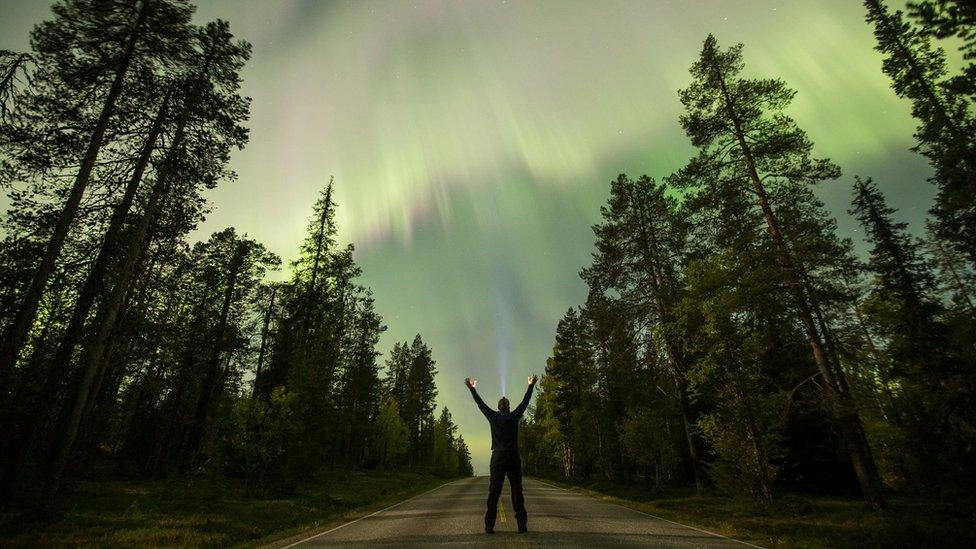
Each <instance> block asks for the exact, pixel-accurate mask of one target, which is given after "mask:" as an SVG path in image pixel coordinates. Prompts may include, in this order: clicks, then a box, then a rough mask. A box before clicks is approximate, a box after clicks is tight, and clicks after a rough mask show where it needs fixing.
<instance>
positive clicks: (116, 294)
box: [44, 110, 188, 501]
mask: <svg viewBox="0 0 976 549" xmlns="http://www.w3.org/2000/svg"><path fill="white" fill-rule="evenodd" d="M187 115H188V113H187V112H186V111H185V110H184V113H183V116H182V117H181V121H180V125H179V127H178V128H177V130H176V134H175V137H174V138H173V143H172V145H171V146H170V150H169V153H168V154H167V155H166V159H165V160H164V165H163V168H162V169H161V170H160V173H159V174H158V175H157V177H156V181H155V183H154V184H153V186H152V190H151V192H150V195H149V200H148V202H147V203H146V208H145V211H144V212H143V215H142V218H141V219H140V220H139V224H138V225H137V226H136V228H135V230H134V231H133V234H132V236H131V237H130V238H131V240H130V241H129V245H128V247H127V249H126V250H125V254H124V257H125V260H124V262H123V264H122V267H121V269H120V271H119V276H118V279H117V280H116V282H115V286H114V287H113V288H112V291H111V293H110V294H109V296H108V298H107V299H106V300H105V304H104V310H103V313H102V315H101V317H102V318H101V322H100V323H99V328H98V330H97V333H96V335H95V337H94V339H93V340H92V342H91V344H90V346H89V347H88V350H87V352H86V353H85V356H84V357H83V360H82V362H81V364H82V367H83V368H84V370H83V374H82V380H81V383H80V385H79V387H78V390H77V392H76V394H75V395H74V399H73V404H71V408H70V410H71V415H70V418H69V420H68V424H67V426H66V428H65V430H64V431H63V433H62V435H61V437H60V440H59V442H58V444H57V447H56V449H55V451H54V454H53V456H54V458H53V460H52V462H51V468H50V474H49V475H48V480H47V482H46V486H45V489H44V499H45V500H48V501H50V499H51V498H53V496H54V495H55V494H56V493H57V490H58V487H59V486H60V484H61V479H62V477H63V476H64V470H65V468H66V466H67V464H68V459H69V458H70V457H71V450H72V448H73V446H74V442H75V437H76V436H77V434H78V427H79V425H80V423H81V418H82V415H83V412H84V407H85V403H86V402H87V400H88V394H89V392H90V391H91V387H92V383H93V382H94V380H95V376H96V374H97V373H98V369H99V368H98V367H99V365H100V363H101V360H102V356H103V355H104V352H105V347H106V345H107V344H108V339H109V335H110V334H111V332H112V329H113V327H114V326H115V321H116V319H117V318H118V314H119V309H120V308H121V306H122V299H123V298H124V296H125V292H126V289H127V288H128V287H129V280H130V279H131V278H132V274H133V272H134V271H135V266H136V264H137V263H138V262H139V260H140V259H141V258H142V255H143V253H144V251H145V248H146V247H147V246H148V241H147V235H148V233H149V228H150V226H151V225H153V224H154V223H155V221H156V215H157V209H158V208H159V204H160V202H161V201H162V199H163V196H164V195H165V194H167V193H168V191H169V185H170V176H171V174H170V172H171V170H172V166H173V163H174V162H175V158H176V156H177V155H179V150H180V148H182V144H183V139H184V128H185V124H186V120H187Z"/></svg>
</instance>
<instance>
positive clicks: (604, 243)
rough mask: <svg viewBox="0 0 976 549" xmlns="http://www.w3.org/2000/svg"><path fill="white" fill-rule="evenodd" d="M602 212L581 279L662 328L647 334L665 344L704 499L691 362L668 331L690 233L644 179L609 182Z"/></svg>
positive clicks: (673, 204)
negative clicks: (613, 292) (616, 294)
mask: <svg viewBox="0 0 976 549" xmlns="http://www.w3.org/2000/svg"><path fill="white" fill-rule="evenodd" d="M600 211H601V214H602V216H603V222H602V223H600V224H598V225H595V226H594V227H593V232H594V233H595V234H596V237H597V242H596V246H597V250H598V252H597V253H596V254H594V261H593V266H592V267H590V268H588V269H585V270H584V271H583V273H582V275H583V278H584V279H586V280H588V281H589V283H590V285H591V287H593V286H606V287H608V288H612V289H614V290H616V291H617V292H619V293H620V295H621V300H622V302H623V303H624V306H625V307H626V308H627V309H628V310H629V311H631V313H632V314H634V317H635V320H636V321H637V323H638V324H641V325H646V326H657V327H658V329H656V330H647V333H648V334H649V335H650V336H651V337H652V338H653V337H655V336H656V337H657V339H658V340H659V341H661V342H662V346H663V352H664V354H665V355H666V356H667V357H668V361H669V362H670V370H671V374H672V376H673V377H674V381H675V387H676V393H677V401H678V405H679V409H680V411H681V418H682V423H683V425H684V429H685V435H686V438H687V444H688V451H689V456H690V458H691V466H692V471H693V472H694V475H695V486H696V488H697V489H698V492H699V493H701V492H702V490H703V489H704V473H703V471H702V466H701V460H700V450H699V447H698V446H699V444H698V441H697V440H696V435H695V433H694V426H693V424H694V421H695V419H694V416H693V411H692V410H691V403H690V400H689V398H688V382H687V379H686V370H687V368H688V365H687V363H688V357H686V356H685V355H684V353H683V352H682V345H681V342H680V341H678V338H677V336H676V334H675V333H674V331H673V330H669V329H668V328H667V326H668V324H669V323H670V322H671V321H672V310H673V308H674V306H675V303H676V302H677V301H678V299H680V295H681V282H680V271H681V268H682V263H683V260H684V254H685V253H686V246H687V227H686V225H685V223H684V221H683V218H682V216H681V214H680V213H679V211H678V205H677V201H676V200H675V199H674V198H673V197H669V196H668V195H667V194H666V188H665V186H664V185H659V184H657V183H656V182H655V181H654V180H653V179H651V178H650V177H648V176H646V175H645V176H642V177H640V178H639V179H638V180H636V181H633V180H630V179H629V178H627V176H625V175H623V174H621V175H620V176H618V177H617V179H616V180H615V181H612V182H611V184H610V198H609V200H608V203H607V205H606V206H603V207H601V209H600Z"/></svg>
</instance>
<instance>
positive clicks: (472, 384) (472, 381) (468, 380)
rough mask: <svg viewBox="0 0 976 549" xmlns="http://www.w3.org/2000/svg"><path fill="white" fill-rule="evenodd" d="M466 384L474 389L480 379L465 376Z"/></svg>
mask: <svg viewBox="0 0 976 549" xmlns="http://www.w3.org/2000/svg"><path fill="white" fill-rule="evenodd" d="M464 384H465V385H467V386H468V389H474V388H475V386H476V385H478V380H477V379H471V378H470V377H466V378H464Z"/></svg>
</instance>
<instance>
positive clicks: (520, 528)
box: [518, 524, 529, 534]
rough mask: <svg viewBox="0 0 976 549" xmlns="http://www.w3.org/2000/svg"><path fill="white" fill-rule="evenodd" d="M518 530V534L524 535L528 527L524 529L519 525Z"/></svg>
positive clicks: (524, 526) (522, 525) (523, 526)
mask: <svg viewBox="0 0 976 549" xmlns="http://www.w3.org/2000/svg"><path fill="white" fill-rule="evenodd" d="M518 529H519V530H518V532H519V534H524V533H526V532H528V531H529V529H528V527H526V525H524V524H519V527H518Z"/></svg>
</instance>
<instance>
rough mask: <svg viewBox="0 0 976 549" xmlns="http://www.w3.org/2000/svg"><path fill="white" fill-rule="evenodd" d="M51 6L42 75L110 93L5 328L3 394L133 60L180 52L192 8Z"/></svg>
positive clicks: (37, 43)
mask: <svg viewBox="0 0 976 549" xmlns="http://www.w3.org/2000/svg"><path fill="white" fill-rule="evenodd" d="M53 11H54V14H55V19H54V20H52V21H47V22H45V23H42V24H41V25H39V26H38V27H37V28H36V29H35V30H34V33H33V35H32V45H33V48H34V50H35V52H36V59H37V63H38V67H39V69H38V72H37V74H36V79H37V80H38V81H42V82H43V84H40V85H41V86H43V87H44V88H45V91H46V92H47V93H49V94H52V95H53V94H58V93H66V94H67V96H68V97H70V96H71V92H72V90H84V89H89V88H91V87H94V88H96V89H98V88H102V89H103V90H104V93H105V96H104V101H103V102H102V105H101V107H100V112H99V114H98V116H97V119H96V120H95V123H94V125H93V127H92V131H91V133H90V135H89V137H88V140H87V145H86V148H85V153H84V157H83V159H82V160H81V164H80V166H79V167H78V171H77V174H76V175H75V178H74V183H73V184H72V187H71V190H70V192H69V193H68V195H67V199H66V200H65V202H64V204H63V206H62V208H61V211H60V213H59V215H58V219H57V222H56V224H55V225H54V227H53V232H52V233H51V236H50V239H49V240H48V242H47V244H46V248H45V250H44V253H43V255H42V257H41V259H40V262H39V264H38V266H37V268H36V271H35V272H34V274H33V276H32V277H31V281H30V285H29V286H28V287H27V288H26V289H25V291H24V295H23V297H22V298H21V299H20V304H19V306H18V307H17V311H16V314H15V316H14V318H13V319H12V320H11V321H10V324H9V325H8V326H7V327H6V328H5V331H4V337H3V343H2V345H0V394H3V393H5V392H6V391H7V390H8V387H7V381H8V379H9V376H10V372H11V370H12V369H13V368H14V365H15V364H16V362H17V360H18V359H19V357H20V355H21V352H22V350H23V347H24V345H25V343H26V341H27V336H28V334H29V332H30V329H31V327H32V326H33V324H34V320H35V318H36V314H37V309H38V306H39V304H40V301H41V298H42V297H43V294H44V291H45V289H46V287H47V285H48V282H49V280H50V278H51V275H52V273H53V272H54V270H55V266H56V263H57V261H58V258H59V257H60V255H61V250H62V247H63V246H64V242H65V239H66V238H67V236H68V231H69V229H70V227H71V224H72V222H73V221H74V219H75V216H76V214H77V212H78V207H79V205H80V204H81V199H82V196H83V195H84V193H85V189H86V187H87V186H88V183H89V178H90V177H91V174H92V170H93V169H94V167H95V162H96V160H97V158H98V155H99V152H100V150H101V148H102V145H103V143H104V141H105V137H106V132H107V131H108V129H109V125H110V123H111V122H112V119H113V116H114V115H115V113H116V107H117V104H118V102H119V99H120V97H121V96H122V93H123V88H124V85H125V82H126V79H127V77H128V75H129V73H130V70H131V69H132V67H133V65H141V66H149V67H152V65H153V64H155V63H165V62H166V58H167V56H172V55H174V54H173V51H174V49H176V50H177V51H178V48H179V45H180V44H182V43H183V42H185V40H186V37H187V34H188V23H189V18H190V12H191V10H190V9H189V7H188V5H187V4H186V3H185V2H184V1H182V0H141V1H139V2H138V3H136V2H133V1H129V2H99V1H94V0H65V1H64V2H63V3H59V4H56V5H55V6H54V9H53ZM106 83H108V85H107V86H106ZM89 95H100V94H89Z"/></svg>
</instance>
